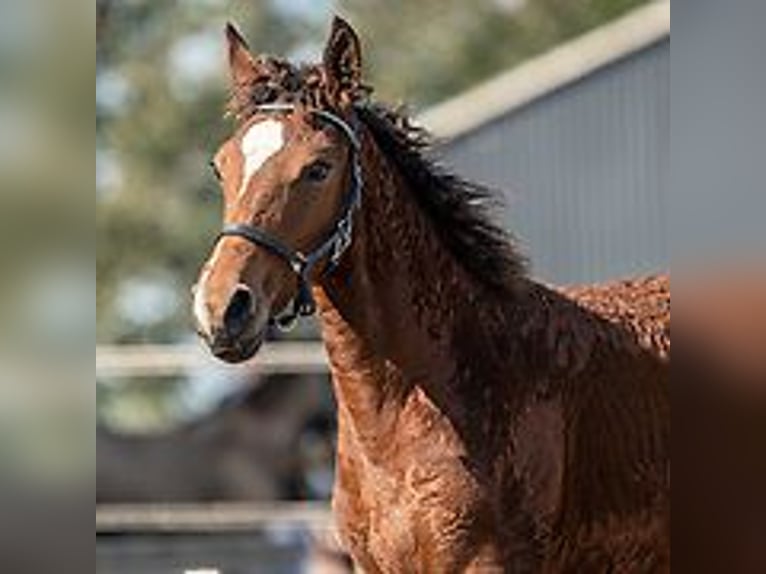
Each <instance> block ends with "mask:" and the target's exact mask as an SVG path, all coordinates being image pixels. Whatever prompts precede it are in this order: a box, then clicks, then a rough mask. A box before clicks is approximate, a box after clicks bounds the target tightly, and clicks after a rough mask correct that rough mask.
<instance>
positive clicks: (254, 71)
mask: <svg viewBox="0 0 766 574" xmlns="http://www.w3.org/2000/svg"><path fill="white" fill-rule="evenodd" d="M226 41H227V43H228V44H229V70H230V72H231V81H232V84H233V86H234V88H235V89H236V88H237V87H239V86H242V85H245V84H248V83H250V81H251V80H252V79H253V78H254V77H255V76H257V75H258V62H257V61H256V60H255V58H253V56H252V54H250V49H249V48H248V46H247V42H246V41H245V39H244V38H243V37H242V34H240V33H239V30H237V28H236V27H235V26H234V24H232V23H231V22H229V23H227V24H226Z"/></svg>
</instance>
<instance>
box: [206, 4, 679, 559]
mask: <svg viewBox="0 0 766 574" xmlns="http://www.w3.org/2000/svg"><path fill="white" fill-rule="evenodd" d="M226 37H227V43H228V54H229V67H230V72H231V83H232V86H231V98H230V101H229V105H228V111H229V113H230V114H231V115H232V116H233V117H234V119H235V122H236V129H235V131H234V133H233V135H232V136H231V137H230V138H229V139H228V140H227V141H226V142H224V143H223V145H222V146H221V147H220V149H219V150H218V152H217V153H216V154H215V156H214V160H213V162H212V166H213V169H214V172H215V174H216V176H217V177H218V178H219V180H220V184H221V187H222V193H223V198H224V207H223V228H222V231H221V232H220V235H219V236H218V238H217V239H216V242H215V244H214V247H213V248H212V252H211V253H210V256H209V258H208V259H207V261H206V262H205V264H204V265H203V267H202V269H201V271H200V274H199V277H198V280H197V283H196V285H195V287H194V288H193V292H194V295H193V309H194V314H195V318H196V323H197V330H198V332H199V334H200V335H201V337H202V338H203V339H204V340H205V342H206V343H207V345H208V346H209V348H210V350H211V352H212V353H213V354H214V355H215V356H217V357H219V358H220V359H222V360H225V361H231V362H239V361H244V360H246V359H249V358H250V357H252V356H253V355H254V354H255V353H256V352H257V350H258V349H259V347H260V345H261V342H262V341H263V339H264V336H265V333H266V332H267V331H268V329H269V328H270V326H276V327H280V328H287V327H289V326H290V325H291V324H292V323H293V322H294V321H295V320H297V319H298V318H299V317H301V316H306V315H311V314H313V313H316V314H317V315H318V318H319V322H320V324H321V330H322V338H323V340H324V344H325V346H326V350H327V354H328V358H329V365H330V370H331V376H332V386H333V393H334V396H335V399H336V402H337V419H338V439H337V455H336V479H335V485H334V488H333V500H332V505H333V510H334V513H335V516H336V521H337V526H338V530H339V533H340V535H341V538H342V540H343V543H344V545H345V546H346V548H347V549H348V551H349V552H350V554H351V556H352V557H353V559H354V561H355V563H356V564H357V565H358V566H359V567H361V568H362V569H363V570H364V572H367V573H370V574H371V573H375V572H385V573H388V572H426V573H434V572H439V573H449V572H517V573H524V572H578V573H582V572H599V573H601V572H642V573H643V572H667V571H669V563H670V552H669V498H670V478H669V476H670V473H669V427H670V407H669V366H670V285H669V277H668V276H666V275H662V274H659V275H653V276H648V277H642V278H634V279H629V280H622V281H611V282H608V283H604V284H598V285H590V286H582V287H571V288H557V287H553V286H549V285H546V284H544V283H542V282H539V281H536V280H534V279H533V278H532V277H531V276H530V274H529V272H528V271H527V265H526V264H525V260H524V258H523V256H522V255H521V254H520V253H519V249H518V247H517V242H516V241H514V238H513V237H512V235H511V234H510V233H508V232H506V231H504V230H503V229H502V228H501V227H500V226H498V225H497V224H496V223H494V222H493V220H492V219H491V217H490V215H491V214H490V209H489V208H490V206H491V205H492V199H493V196H492V193H491V192H490V191H488V190H487V189H485V188H484V187H482V186H480V185H477V184H473V183H471V182H468V181H465V180H464V179H462V178H460V177H458V176H456V175H455V174H453V173H451V172H450V171H449V170H448V169H446V168H444V167H442V166H440V165H439V164H438V163H437V162H436V161H435V160H434V159H433V158H432V157H430V156H429V154H428V150H429V148H428V144H429V138H428V134H427V133H426V132H425V131H424V130H423V129H422V128H420V127H418V126H417V125H415V124H414V122H412V121H411V120H410V119H409V118H408V117H407V115H406V113H404V112H402V111H400V110H396V109H393V108H390V107H387V106H385V105H384V104H381V103H379V102H375V101H374V100H373V99H372V89H371V87H370V86H368V85H366V84H365V83H364V82H363V80H362V58H361V48H360V41H359V38H358V36H357V34H356V33H355V31H354V30H353V28H352V27H351V26H350V24H349V23H348V22H346V21H344V20H343V19H341V18H339V17H335V18H334V20H333V22H332V25H331V30H330V34H329V38H328V40H327V43H326V45H325V47H324V51H323V54H322V57H321V61H320V62H319V63H317V64H301V65H295V64H292V63H291V62H289V61H286V60H284V59H281V58H277V57H273V56H266V55H260V56H255V55H253V54H251V52H250V51H249V48H248V46H247V43H246V42H245V40H244V39H243V37H242V35H241V34H240V33H239V32H238V31H237V30H236V28H235V27H234V26H232V25H231V24H229V25H228V26H227V30H226Z"/></svg>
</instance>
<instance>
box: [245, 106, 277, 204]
mask: <svg viewBox="0 0 766 574" xmlns="http://www.w3.org/2000/svg"><path fill="white" fill-rule="evenodd" d="M282 132H283V126H282V122H279V121H277V120H263V121H261V122H258V123H255V124H253V125H252V126H250V129H248V130H247V133H245V135H244V136H243V137H242V141H241V143H240V150H241V151H242V156H243V157H244V159H245V164H244V169H243V170H242V183H241V184H240V188H239V195H242V194H243V193H244V192H245V191H246V190H247V186H248V184H249V183H250V178H251V177H253V174H254V173H255V172H256V171H258V170H259V169H260V167H261V166H262V165H263V164H264V163H265V162H266V160H267V159H269V158H270V157H271V156H273V155H274V154H275V153H277V152H278V151H279V150H280V149H282V146H283V145H284V143H285V140H284V137H283V133H282Z"/></svg>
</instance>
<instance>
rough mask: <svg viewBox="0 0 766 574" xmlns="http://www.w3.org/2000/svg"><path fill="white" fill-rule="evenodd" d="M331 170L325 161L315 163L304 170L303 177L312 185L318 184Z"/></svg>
mask: <svg viewBox="0 0 766 574" xmlns="http://www.w3.org/2000/svg"><path fill="white" fill-rule="evenodd" d="M331 168H332V166H330V164H329V163H327V162H326V161H322V160H319V161H315V162H314V163H312V164H311V165H309V166H308V167H307V168H306V169H305V171H304V177H305V178H306V179H307V180H309V181H310V182H312V183H320V182H322V181H324V180H325V179H327V176H328V175H330V169H331Z"/></svg>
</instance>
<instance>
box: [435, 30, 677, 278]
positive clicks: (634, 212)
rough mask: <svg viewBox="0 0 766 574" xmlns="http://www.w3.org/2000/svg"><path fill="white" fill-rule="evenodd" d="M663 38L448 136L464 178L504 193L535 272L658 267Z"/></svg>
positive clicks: (666, 136)
mask: <svg viewBox="0 0 766 574" xmlns="http://www.w3.org/2000/svg"><path fill="white" fill-rule="evenodd" d="M669 82H670V41H669V39H666V40H663V41H661V42H659V43H657V44H654V45H652V46H649V47H647V48H645V49H644V50H642V51H640V52H638V53H635V54H632V55H630V56H629V57H627V58H625V59H623V60H620V61H617V62H615V63H613V64H611V65H609V66H607V67H605V68H603V69H601V70H599V71H597V72H596V73H593V74H591V75H589V76H587V77H585V78H583V79H581V80H579V81H577V82H576V83H574V84H571V85H568V86H565V87H563V88H561V89H559V90H558V91H556V92H553V93H551V94H547V95H546V96H544V97H542V98H540V99H538V100H536V101H534V102H532V103H531V104H528V105H526V106H524V107H522V108H520V109H517V110H514V111H512V112H510V113H508V114H506V115H504V116H502V117H501V118H499V119H497V120H494V121H493V122H491V123H489V124H486V125H484V126H482V127H480V128H478V129H477V130H475V131H472V132H470V133H468V134H464V135H461V136H459V137H458V138H456V139H454V140H452V141H451V142H448V143H446V144H445V145H444V146H443V147H442V148H441V149H440V150H439V153H440V155H441V156H442V157H443V159H444V160H445V161H446V163H447V164H448V165H451V166H453V168H454V169H455V171H456V172H457V173H459V174H461V175H463V176H465V177H467V178H469V179H473V180H476V181H480V182H482V183H485V184H488V185H490V186H491V187H494V188H497V189H499V190H503V192H504V194H505V197H506V204H507V209H506V213H504V214H503V218H504V219H503V220H504V221H505V222H507V224H508V226H509V228H510V229H511V230H512V231H513V232H514V233H515V234H516V236H517V237H518V238H519V239H520V241H521V245H522V248H523V250H524V252H525V253H526V254H527V255H528V256H529V258H530V259H531V261H532V272H533V274H534V275H535V276H537V277H540V278H542V279H544V280H548V281H554V282H558V283H570V282H581V281H596V280H601V279H606V278H610V277H619V276H626V275H633V274H640V273H645V272H651V271H655V270H666V269H668V268H669V266H670V263H669V246H668V239H667V229H666V225H665V220H666V217H665V206H666V192H667V186H668V164H669V143H670V142H669V140H670V127H669V121H670V112H669V105H670V93H669Z"/></svg>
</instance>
